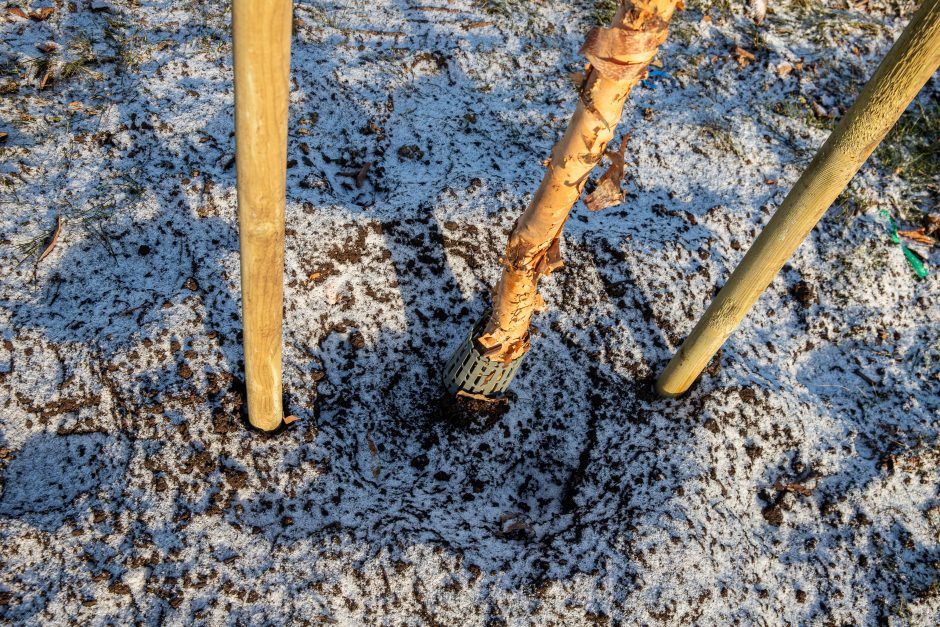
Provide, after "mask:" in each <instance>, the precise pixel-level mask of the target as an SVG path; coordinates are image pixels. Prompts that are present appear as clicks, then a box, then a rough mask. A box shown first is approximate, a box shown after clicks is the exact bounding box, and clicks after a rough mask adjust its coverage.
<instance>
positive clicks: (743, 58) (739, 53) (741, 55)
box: [734, 46, 757, 67]
mask: <svg viewBox="0 0 940 627" xmlns="http://www.w3.org/2000/svg"><path fill="white" fill-rule="evenodd" d="M734 54H735V56H736V57H737V59H738V65H740V66H741V67H744V66H745V65H747V64H748V63H749V62H750V61H756V60H757V57H755V56H754V53H752V52H749V51H747V50H745V49H744V48H742V47H741V46H735V47H734Z"/></svg>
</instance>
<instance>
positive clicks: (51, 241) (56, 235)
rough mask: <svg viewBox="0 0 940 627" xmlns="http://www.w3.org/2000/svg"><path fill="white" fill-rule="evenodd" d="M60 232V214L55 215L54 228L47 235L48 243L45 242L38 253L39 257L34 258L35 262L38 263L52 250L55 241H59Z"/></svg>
mask: <svg viewBox="0 0 940 627" xmlns="http://www.w3.org/2000/svg"><path fill="white" fill-rule="evenodd" d="M61 232H62V216H61V215H60V216H56V219H55V230H54V231H53V232H52V235H51V236H50V237H49V243H48V244H46V247H45V248H44V249H43V251H42V252H41V253H40V254H39V257H37V258H36V264H35V265H37V266H38V265H39V262H40V261H42V260H43V259H45V258H46V257H47V256H48V255H49V253H51V252H52V249H53V248H55V243H56V242H57V241H59V233H61Z"/></svg>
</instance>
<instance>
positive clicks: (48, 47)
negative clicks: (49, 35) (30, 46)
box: [36, 41, 59, 54]
mask: <svg viewBox="0 0 940 627" xmlns="http://www.w3.org/2000/svg"><path fill="white" fill-rule="evenodd" d="M58 47H59V45H58V44H57V43H56V42H54V41H44V42H42V43H39V44H36V48H38V49H39V52H42V53H43V54H49V53H50V52H53V51H55V49H56V48H58Z"/></svg>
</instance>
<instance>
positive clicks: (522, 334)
mask: <svg viewBox="0 0 940 627" xmlns="http://www.w3.org/2000/svg"><path fill="white" fill-rule="evenodd" d="M676 2H677V0H624V1H623V2H622V3H621V6H620V9H619V10H618V12H617V14H616V15H615V16H614V19H613V22H612V23H611V26H610V28H596V29H594V30H593V31H591V32H590V33H589V34H588V37H587V40H586V41H585V43H584V46H583V47H582V48H581V52H582V54H584V55H585V56H586V57H587V59H588V61H590V62H591V65H590V67H589V69H588V71H587V73H586V76H585V79H584V82H583V83H582V85H581V88H580V93H581V101H580V102H579V103H578V106H577V109H576V110H575V112H574V115H573V116H572V118H571V121H570V122H569V123H568V130H567V131H566V132H565V135H564V137H562V138H561V140H559V141H558V143H557V144H555V147H554V149H553V150H552V155H551V160H550V161H549V164H548V170H547V172H546V173H545V177H544V178H543V179H542V184H541V185H540V186H539V188H538V191H536V193H535V197H534V198H533V199H532V203H531V204H530V205H529V207H528V208H527V209H526V211H525V212H524V213H523V214H522V216H521V217H520V218H519V220H518V222H517V223H516V226H515V228H514V229H513V231H512V234H511V235H510V237H509V243H508V244H507V245H506V251H505V253H504V256H503V258H502V260H501V261H502V264H503V272H502V276H501V278H500V280H499V283H498V284H497V285H496V287H495V288H494V290H493V311H492V314H491V316H490V318H489V320H488V322H487V324H486V327H485V329H484V331H483V333H482V334H481V335H480V337H479V338H477V339H478V341H479V343H480V344H481V345H482V346H483V347H484V348H485V349H486V351H485V352H484V355H485V356H486V357H487V358H489V359H491V360H493V361H501V362H504V363H509V362H510V361H512V360H513V359H516V358H517V357H519V356H521V355H522V354H524V353H525V352H526V351H527V350H529V341H528V334H529V323H530V320H531V318H532V314H533V313H534V312H535V311H536V310H537V309H540V308H541V307H542V305H543V301H542V299H541V297H540V296H539V293H538V289H537V288H538V281H539V279H540V278H541V277H542V276H543V275H546V274H549V273H550V272H552V271H553V270H556V269H558V268H560V267H561V266H562V261H561V254H560V250H559V242H560V238H561V230H562V227H563V226H564V224H565V220H566V219H567V218H568V213H569V212H570V211H571V207H572V206H573V205H574V203H575V202H577V200H578V198H579V197H580V196H581V190H582V188H583V187H584V183H585V181H586V180H587V177H588V174H589V173H590V172H591V169H592V168H594V166H595V165H596V164H597V163H598V162H599V161H600V160H601V158H602V157H603V156H604V153H605V150H606V149H607V144H608V143H609V142H610V140H611V139H612V138H613V136H614V131H615V130H616V128H617V123H618V122H619V121H620V115H621V113H622V111H623V103H624V101H625V100H626V98H627V96H628V95H629V94H630V90H631V89H632V88H633V86H634V85H636V84H637V82H639V81H640V79H642V78H643V77H644V76H645V74H646V67H647V65H648V64H649V62H650V61H651V60H652V59H653V56H654V55H655V54H656V51H657V49H658V48H659V45H660V44H662V43H663V41H665V40H666V33H667V25H668V23H669V19H670V18H671V17H672V14H673V11H674V10H675V8H676ZM614 159H616V157H614ZM617 184H618V189H619V180H618V181H617Z"/></svg>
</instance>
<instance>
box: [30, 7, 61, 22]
mask: <svg viewBox="0 0 940 627" xmlns="http://www.w3.org/2000/svg"><path fill="white" fill-rule="evenodd" d="M53 12H55V9H53V8H52V7H43V8H41V9H36V10H35V11H30V12H29V19H31V20H33V21H35V22H45V21H46V20H48V19H49V18H50V17H52V14H53Z"/></svg>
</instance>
